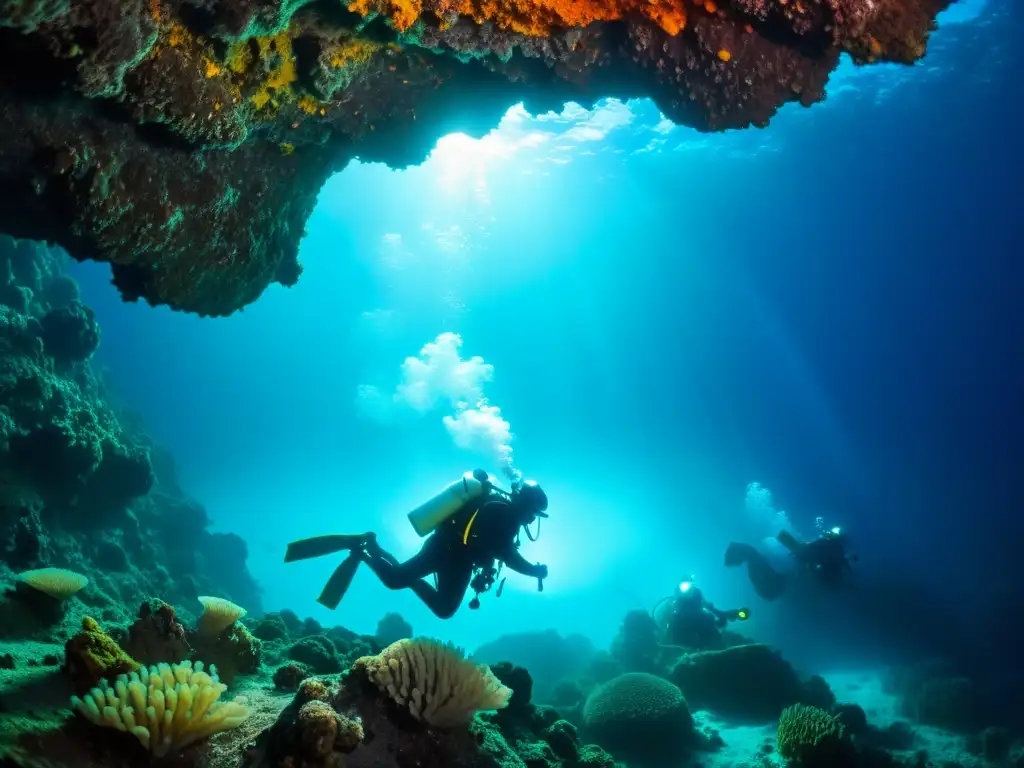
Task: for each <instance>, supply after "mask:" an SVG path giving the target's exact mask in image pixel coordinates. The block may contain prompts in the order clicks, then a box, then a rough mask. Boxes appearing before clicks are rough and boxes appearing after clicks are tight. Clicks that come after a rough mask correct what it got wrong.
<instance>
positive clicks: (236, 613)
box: [197, 595, 246, 637]
mask: <svg viewBox="0 0 1024 768" xmlns="http://www.w3.org/2000/svg"><path fill="white" fill-rule="evenodd" d="M197 599H198V600H199V602H200V603H202V604H203V615H202V616H200V617H199V625H198V627H197V629H198V630H199V634H201V635H205V636H207V637H217V636H218V635H219V634H220V633H221V632H223V631H224V630H225V629H227V628H228V627H230V626H231V625H232V624H234V623H235V622H236V621H238V620H239V619H240V618H242V617H243V616H245V613H246V611H245V608H243V607H242V606H240V605H235V604H234V603H232V602H231V601H230V600H225V599H224V598H222V597H207V596H205V595H204V596H202V597H199V598H197Z"/></svg>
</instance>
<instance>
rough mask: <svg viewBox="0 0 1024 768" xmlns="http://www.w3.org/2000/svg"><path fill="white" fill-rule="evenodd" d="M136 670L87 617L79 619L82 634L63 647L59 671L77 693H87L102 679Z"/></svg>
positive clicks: (116, 645)
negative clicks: (61, 668) (61, 665)
mask: <svg viewBox="0 0 1024 768" xmlns="http://www.w3.org/2000/svg"><path fill="white" fill-rule="evenodd" d="M138 669H139V663H138V662H137V661H135V659H133V658H131V657H130V656H129V655H128V654H126V653H125V652H124V651H123V650H121V647H120V646H119V645H118V644H117V643H116V642H114V640H113V638H111V637H110V635H108V634H107V633H106V632H104V631H103V630H102V629H101V628H100V625H99V624H97V623H96V620H95V619H93V618H91V617H89V616H86V617H85V618H84V619H82V629H81V631H80V632H78V633H77V634H76V635H74V636H73V637H72V638H71V639H69V640H68V641H67V643H66V644H65V646H64V667H63V670H62V671H63V672H64V674H65V675H66V676H67V677H68V679H70V680H71V684H72V685H73V686H74V688H75V690H76V691H87V690H89V689H90V688H93V687H94V686H95V685H96V684H97V683H99V681H100V680H103V679H104V678H108V677H114V676H116V675H121V674H125V673H127V672H134V671H136V670H138Z"/></svg>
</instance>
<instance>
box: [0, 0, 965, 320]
mask: <svg viewBox="0 0 1024 768" xmlns="http://www.w3.org/2000/svg"><path fill="white" fill-rule="evenodd" d="M950 1H951V0H700V1H699V2H697V1H696V0H530V1H526V0H355V1H354V2H351V3H348V4H347V5H346V3H337V2H334V0H316V1H315V2H311V1H310V0H8V2H5V3H3V5H2V6H0V189H3V190H4V193H3V195H2V197H0V231H3V232H7V233H8V234H11V235H14V236H16V237H24V238H32V239H36V240H42V241H47V242H53V243H57V244H60V245H61V246H63V247H64V248H66V249H67V250H68V252H69V253H70V254H71V255H72V256H73V257H75V258H77V259H95V260H99V261H105V262H108V263H110V264H111V266H112V269H113V276H114V282H115V284H116V285H117V287H118V288H119V290H120V291H121V294H122V295H123V296H124V298H125V299H126V300H138V299H145V300H147V301H149V302H150V303H152V304H166V305H169V306H171V307H173V308H176V309H180V310H185V311H189V312H195V313H198V314H201V315H226V314H230V313H231V312H233V311H235V310H237V309H239V308H241V307H243V306H245V305H246V304H248V303H250V302H252V301H254V300H255V299H256V298H257V297H258V296H259V295H260V294H261V293H262V291H263V290H264V289H265V288H266V287H267V286H268V285H269V284H271V283H272V282H277V283H281V284H283V285H292V284H294V283H295V281H296V280H297V279H298V277H299V273H300V271H301V270H300V266H299V264H298V260H297V251H298V243H299V241H300V239H301V237H302V234H303V230H304V226H305V222H306V219H307V217H308V216H309V214H310V212H311V210H312V208H313V205H314V203H315V200H316V196H317V194H318V192H319V190H320V188H321V186H322V184H323V182H324V181H325V180H326V179H327V178H328V176H329V175H330V174H332V173H334V172H336V171H338V170H340V169H341V168H343V167H344V166H345V165H346V164H347V163H348V162H349V161H350V160H352V159H353V158H355V157H358V158H360V159H363V160H369V161H381V162H385V163H388V164H389V165H392V166H405V165H408V164H412V163H417V162H420V161H421V160H422V159H423V158H424V157H425V156H426V154H427V152H428V151H429V148H430V147H431V146H432V145H433V143H434V142H435V141H436V140H437V138H439V137H440V136H442V135H443V134H445V133H446V132H450V131H455V130H461V131H466V132H468V133H470V134H476V135H480V134H482V133H483V132H485V131H486V130H488V129H489V128H491V127H493V126H494V125H496V124H497V122H498V120H499V118H500V117H501V115H502V114H503V112H504V111H505V110H506V109H507V108H508V107H509V106H511V105H513V104H515V103H516V102H519V101H523V102H524V103H525V104H526V107H527V108H528V109H530V110H534V111H536V110H547V109H557V108H559V107H560V106H561V105H562V104H563V103H564V102H565V101H567V100H575V101H578V102H581V103H583V104H591V103H593V102H594V101H596V100H597V99H600V98H602V97H609V96H618V97H644V96H648V97H651V98H653V99H654V100H655V102H656V103H657V105H658V106H659V108H660V109H661V110H662V112H664V114H665V115H666V116H667V117H668V118H669V119H670V120H672V121H674V122H676V123H678V124H682V125H688V126H693V127H694V128H696V129H698V130H701V131H721V130H726V129H737V128H745V127H748V126H751V125H756V126H765V125H767V123H768V121H769V119H770V118H771V117H772V116H773V114H774V113H775V111H776V110H777V109H778V108H779V107H780V106H781V105H783V104H785V103H787V102H792V101H798V102H800V103H802V104H804V105H808V106H809V105H811V104H813V103H814V102H817V101H820V100H821V99H822V98H824V94H825V85H826V82H827V80H828V77H829V74H830V72H831V71H832V70H833V69H834V68H835V66H836V64H837V62H838V60H839V56H840V54H841V53H842V52H844V51H845V52H848V53H849V54H851V55H852V56H853V57H854V59H855V60H856V61H858V62H860V63H865V64H866V63H870V62H874V61H892V62H902V63H908V64H909V63H912V62H914V61H916V60H917V59H919V58H920V57H921V56H923V54H924V51H925V44H926V41H927V37H928V32H929V30H930V28H931V26H932V24H933V20H934V18H935V16H936V14H937V13H938V12H939V11H941V10H942V9H943V8H945V7H946V6H947V5H948V4H949V3H950Z"/></svg>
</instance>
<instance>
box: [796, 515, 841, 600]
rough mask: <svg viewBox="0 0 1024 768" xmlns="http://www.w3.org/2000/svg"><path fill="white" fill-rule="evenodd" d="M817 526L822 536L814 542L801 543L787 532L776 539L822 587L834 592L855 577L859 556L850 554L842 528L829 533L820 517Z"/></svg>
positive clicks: (831, 529)
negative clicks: (847, 579)
mask: <svg viewBox="0 0 1024 768" xmlns="http://www.w3.org/2000/svg"><path fill="white" fill-rule="evenodd" d="M814 523H815V526H816V527H817V529H818V532H819V535H818V538H816V539H814V540H813V541H809V542H801V541H798V540H797V539H796V538H794V537H793V536H792V534H790V533H787V532H786V531H781V532H780V533H779V535H778V536H776V538H777V539H778V540H779V542H780V543H781V544H782V545H783V546H784V547H785V548H786V549H788V550H789V552H790V554H792V556H793V558H794V559H795V560H796V561H797V562H798V563H800V565H801V566H803V567H804V568H806V569H807V570H808V571H810V572H811V573H812V574H813V575H814V577H815V578H816V579H817V580H818V582H819V583H820V584H822V585H824V586H826V587H829V588H830V589H834V588H836V587H841V586H843V584H844V583H846V576H847V574H851V573H853V563H855V562H857V556H856V555H847V554H846V543H847V538H846V534H845V533H843V532H842V530H841V529H840V528H838V527H835V528H828V529H826V528H825V524H824V520H822V518H820V517H819V518H816V519H815V521H814Z"/></svg>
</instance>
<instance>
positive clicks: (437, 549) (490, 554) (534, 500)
mask: <svg viewBox="0 0 1024 768" xmlns="http://www.w3.org/2000/svg"><path fill="white" fill-rule="evenodd" d="M473 476H474V477H475V478H476V479H477V480H480V481H481V482H483V483H484V485H485V492H484V493H483V494H482V495H481V496H480V497H478V498H474V499H471V500H469V501H467V502H466V503H465V504H463V505H462V506H461V507H460V508H459V509H458V510H457V511H456V512H455V513H454V514H452V515H451V516H450V517H449V518H448V519H446V520H445V521H444V522H442V523H441V524H440V525H439V526H438V527H437V529H435V530H434V531H433V532H432V533H431V534H430V536H429V538H428V539H427V540H426V541H425V542H424V544H423V547H422V548H421V549H420V551H419V552H418V553H417V554H415V555H413V557H411V558H410V559H409V560H406V561H405V562H404V563H400V562H398V560H397V559H396V558H395V557H394V556H393V555H391V554H390V553H388V552H387V551H385V550H384V549H383V548H382V547H381V546H380V545H379V544H378V543H377V537H376V535H375V534H373V533H365V534H362V535H358V536H320V537H317V538H313V539H305V540H303V541H296V542H292V543H291V544H289V545H288V551H287V553H286V554H285V562H286V563H287V562H293V561H295V560H305V559H308V558H311V557H320V556H322V555H327V554H332V553H334V552H339V551H342V550H351V554H350V555H349V556H348V558H346V559H345V561H344V562H343V563H342V564H341V565H340V566H338V569H337V570H336V571H335V572H334V575H332V576H331V579H330V580H329V581H328V582H327V585H326V586H325V587H324V589H323V592H322V593H321V595H320V597H319V598H318V602H320V603H321V604H322V605H324V606H326V607H327V608H331V609H334V608H336V607H337V606H338V604H339V603H340V602H341V599H342V597H343V596H344V594H345V592H346V590H347V589H348V586H349V584H351V582H352V578H353V577H354V576H355V572H356V570H357V569H358V567H359V565H360V564H361V563H366V564H367V565H368V566H369V567H370V569H371V570H372V571H373V572H374V573H375V574H376V575H377V578H379V579H380V580H381V583H382V584H384V586H386V587H387V588H388V589H411V590H412V591H413V592H415V593H416V596H417V597H419V598H420V600H422V601H423V602H424V603H425V604H426V605H427V607H428V608H430V610H431V611H433V612H434V614H435V615H437V616H438V617H439V618H442V619H447V618H450V617H451V616H453V615H454V614H455V612H456V611H457V610H458V609H459V606H460V605H461V604H462V600H463V599H464V597H465V595H466V590H467V589H468V588H469V587H470V586H472V587H473V590H474V591H475V592H476V595H477V596H476V597H474V598H473V601H472V602H470V608H478V607H479V605H480V600H479V595H480V593H482V592H486V591H487V590H489V589H490V588H491V587H492V586H493V584H494V582H495V580H496V579H497V578H498V576H499V575H500V569H501V566H502V565H507V566H508V567H509V568H511V569H512V570H513V571H516V572H517V573H522V574H524V575H526V576H532V577H534V578H536V579H537V582H538V583H537V587H538V589H543V581H544V579H546V578H547V575H548V569H547V566H546V565H539V564H536V565H535V564H532V563H530V562H529V561H527V560H526V558H524V557H523V556H522V555H521V554H520V553H519V532H520V530H521V529H523V528H525V529H526V535H527V537H529V538H530V539H531V540H534V538H535V537H533V536H531V535H530V532H529V526H530V525H531V524H532V523H533V522H534V521H535V520H536V519H537V518H539V517H547V516H548V514H547V511H546V510H547V506H548V499H547V495H546V494H545V493H544V491H543V490H541V487H540V486H539V485H537V484H536V483H534V482H531V481H528V482H520V483H517V484H515V485H514V486H513V489H512V492H511V493H505V492H503V491H500V490H499V489H497V488H495V487H494V486H493V485H491V484H490V482H489V480H488V478H487V473H486V472H483V471H482V470H477V471H476V472H474V473H473ZM495 563H497V565H495ZM431 574H433V575H434V577H435V583H436V586H432V585H430V584H428V583H427V582H426V581H424V579H425V578H426V577H427V576H430V575H431ZM503 586H504V579H502V580H501V584H500V585H499V587H498V594H499V595H500V594H501V589H502V587H503Z"/></svg>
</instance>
